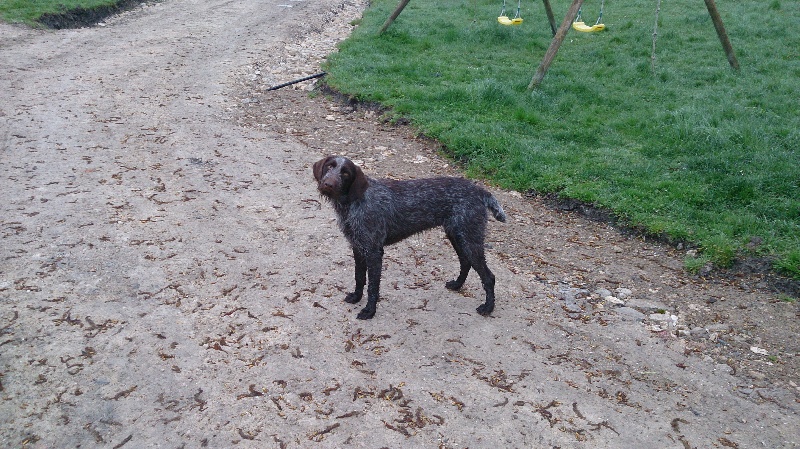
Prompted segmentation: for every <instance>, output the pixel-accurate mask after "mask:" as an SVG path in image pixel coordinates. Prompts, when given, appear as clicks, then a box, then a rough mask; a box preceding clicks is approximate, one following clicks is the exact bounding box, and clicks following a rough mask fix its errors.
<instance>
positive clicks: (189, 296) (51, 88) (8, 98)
mask: <svg viewBox="0 0 800 449" xmlns="http://www.w3.org/2000/svg"><path fill="white" fill-rule="evenodd" d="M361 7H362V5H360V4H358V3H354V2H349V1H347V0H323V1H320V2H306V1H297V0H293V1H287V2H283V1H280V0H278V1H267V2H256V1H247V0H245V1H237V2H231V1H221V0H206V1H199V0H193V1H192V0H187V1H165V2H160V3H156V4H153V5H149V6H146V7H144V8H139V9H136V10H134V11H132V12H129V13H126V14H124V15H122V16H119V17H117V18H114V19H113V20H109V21H108V22H107V23H105V24H104V25H105V26H100V27H94V28H89V29H81V30H66V31H58V32H51V31H31V30H27V29H23V28H18V27H11V26H8V25H0V92H3V94H2V95H0V124H2V128H0V143H2V147H0V149H1V150H2V153H0V168H2V171H1V172H0V173H1V174H0V190H1V191H2V192H3V196H2V199H3V201H2V205H1V206H0V207H1V209H0V249H1V250H2V251H0V254H1V255H2V260H0V301H2V302H0V304H1V305H0V446H2V447H31V448H33V447H41V448H51V447H109V448H121V447H126V448H127V447H136V448H145V447H170V448H179V447H233V446H234V445H235V446H236V447H253V448H264V447H276V448H287V447H347V446H350V447H370V448H379V447H392V448H396V447H442V448H445V447H447V448H463V447H470V448H483V447H519V448H521V447H533V448H549V447H561V448H572V447H575V448H577V447H596V448H617V447H619V448H632V447H659V448H679V449H680V448H690V447H702V448H707V447H734V448H735V447H738V448H755V447H768V448H784V447H787V448H788V447H798V445H800V430H798V429H800V419H798V415H797V413H798V408H799V404H798V400H799V398H800V390H798V384H800V379H799V378H798V375H797V372H798V365H799V363H798V356H800V347H799V346H798V343H797V338H796V336H797V334H798V331H800V328H799V327H798V324H797V321H798V320H797V313H798V306H797V305H796V304H793V303H788V302H784V301H780V300H779V299H778V298H777V297H776V296H774V295H771V294H768V293H766V292H765V290H764V289H763V288H761V287H763V286H759V285H757V284H758V280H750V279H742V280H739V281H738V282H736V283H735V284H728V283H720V282H705V281H702V280H699V279H694V278H691V277H688V276H686V275H685V273H684V272H683V271H682V270H681V258H682V254H677V253H673V252H672V251H670V250H667V249H665V248H662V247H660V246H658V245H653V244H649V243H647V242H643V241H641V240H640V239H627V238H624V237H622V236H620V235H619V233H617V232H616V231H615V230H614V229H612V228H610V227H608V226H607V225H604V224H598V223H592V222H588V221H586V220H583V219H581V218H576V217H574V216H571V215H569V214H563V213H557V212H553V211H552V210H550V209H548V208H546V207H544V206H543V205H542V204H541V203H540V202H538V201H537V200H535V199H528V198H523V197H522V196H520V195H518V194H514V193H509V192H501V191H495V192H496V194H497V196H498V198H499V199H500V200H501V202H502V203H503V206H504V208H505V209H506V211H507V212H508V213H509V215H510V217H511V219H510V220H509V223H507V224H499V223H495V222H492V223H491V224H490V243H491V246H492V248H491V249H490V250H489V261H490V266H491V267H492V269H493V270H494V271H495V274H496V276H497V279H498V287H497V294H498V301H499V302H498V306H497V309H496V310H495V313H494V315H493V317H492V318H488V319H487V318H483V317H480V316H478V315H477V314H475V313H474V308H475V307H476V306H477V304H479V303H480V302H481V289H480V286H479V283H478V281H477V279H476V278H475V276H472V277H471V278H470V279H469V280H468V283H467V286H466V287H465V289H464V291H463V292H461V293H460V294H459V293H453V292H449V291H447V290H446V289H444V288H443V284H444V282H445V281H446V280H448V279H450V277H451V276H452V275H453V274H454V273H456V272H457V268H458V267H457V265H458V264H457V260H456V259H455V255H454V254H453V252H452V250H451V249H450V247H449V246H448V244H447V242H446V240H445V239H444V238H443V236H442V235H441V233H439V232H430V233H426V234H424V235H422V236H419V237H417V238H413V239H409V240H407V241H405V242H402V243H400V244H398V245H396V246H395V247H392V248H390V249H388V250H387V253H386V269H385V274H384V283H383V291H382V293H383V294H382V300H381V302H380V304H379V309H378V315H377V316H376V318H375V319H373V320H371V321H368V322H363V321H357V320H355V319H354V318H355V314H356V313H357V311H358V308H354V307H351V306H350V305H347V304H345V303H343V302H342V301H341V299H342V298H343V296H344V294H345V292H346V291H347V289H348V288H350V287H351V285H350V283H351V278H352V273H351V270H352V267H351V262H350V257H349V256H348V254H349V250H348V249H347V247H346V245H345V242H344V240H343V238H341V236H340V235H339V233H338V230H337V229H336V226H335V222H334V220H333V212H332V211H331V210H330V208H329V207H328V206H327V205H326V204H324V203H321V202H320V199H319V196H318V195H317V194H316V192H315V190H314V186H313V183H312V182H311V174H310V165H311V164H312V163H313V162H314V161H315V160H317V159H318V158H320V157H321V156H322V155H323V154H325V153H332V152H338V153H347V154H348V155H349V156H350V157H352V158H353V159H357V160H359V161H360V162H361V163H362V165H363V166H364V168H365V170H367V171H368V172H369V173H370V174H372V175H378V176H385V175H388V176H396V177H412V176H423V175H428V174H432V173H450V174H454V173H456V172H455V171H454V169H453V167H451V166H449V165H448V164H447V162H446V161H445V160H443V159H441V158H439V157H438V156H437V154H436V151H437V148H436V146H435V145H434V144H432V143H431V142H428V141H425V140H423V139H417V138H415V137H414V136H413V135H410V134H409V132H410V131H409V130H408V129H404V128H395V127H392V126H389V125H386V124H383V123H382V122H381V121H380V120H379V117H377V116H376V113H375V112H374V111H371V110H361V109H353V108H350V107H348V106H346V105H342V104H339V103H335V102H331V101H328V100H325V99H324V98H316V99H312V98H309V96H308V95H307V93H306V92H304V91H303V90H296V89H293V88H286V89H282V90H279V91H275V92H272V93H267V92H266V87H267V86H269V85H271V84H275V83H277V82H281V81H286V80H289V79H293V78H297V77H299V76H302V75H305V74H310V73H313V72H314V71H317V70H318V69H319V67H318V61H319V59H320V58H322V57H323V56H324V55H325V54H326V53H327V52H328V51H330V50H331V49H332V48H333V45H334V44H335V42H336V41H337V40H338V39H340V38H341V37H343V36H344V35H345V34H346V33H347V31H348V30H349V25H348V23H349V22H350V20H352V19H353V18H354V17H357V15H358V12H359V10H360V8H361ZM305 86H308V84H302V85H298V86H296V87H298V88H303V87H305ZM604 289H605V290H604ZM664 312H666V313H664ZM673 316H674V318H673Z"/></svg>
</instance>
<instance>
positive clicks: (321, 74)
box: [267, 72, 327, 91]
mask: <svg viewBox="0 0 800 449" xmlns="http://www.w3.org/2000/svg"><path fill="white" fill-rule="evenodd" d="M326 74H327V73H326V72H320V73H316V74H314V75H310V76H306V77H303V78H300V79H297V80H294V81H289V82H288V83H283V84H278V85H277V86H272V87H270V88H269V89H267V90H268V91H270V90H278V89H280V88H282V87H286V86H291V85H292V84H297V83H302V82H303V81H308V80H313V79H314V78H321V77H323V76H325V75H326Z"/></svg>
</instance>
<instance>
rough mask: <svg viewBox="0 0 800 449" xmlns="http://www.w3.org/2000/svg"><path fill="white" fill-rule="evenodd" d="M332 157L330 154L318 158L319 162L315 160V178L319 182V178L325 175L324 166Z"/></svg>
mask: <svg viewBox="0 0 800 449" xmlns="http://www.w3.org/2000/svg"><path fill="white" fill-rule="evenodd" d="M331 157H332V156H328V157H326V158H323V159H320V160H318V161H317V162H314V179H316V180H317V182H319V180H320V179H322V175H323V173H322V168H323V167H324V166H325V163H326V162H328V159H330V158H331Z"/></svg>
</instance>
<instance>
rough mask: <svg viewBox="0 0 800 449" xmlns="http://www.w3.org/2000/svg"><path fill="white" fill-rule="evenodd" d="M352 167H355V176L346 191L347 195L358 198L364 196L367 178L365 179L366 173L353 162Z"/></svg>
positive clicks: (367, 182)
mask: <svg viewBox="0 0 800 449" xmlns="http://www.w3.org/2000/svg"><path fill="white" fill-rule="evenodd" d="M353 167H354V168H355V170H354V173H355V177H354V178H353V182H352V183H351V184H350V190H349V191H348V192H347V196H349V197H351V198H352V199H354V200H360V199H361V198H364V192H366V191H367V187H369V180H368V179H367V175H365V174H364V172H363V171H361V167H359V166H358V165H356V164H353Z"/></svg>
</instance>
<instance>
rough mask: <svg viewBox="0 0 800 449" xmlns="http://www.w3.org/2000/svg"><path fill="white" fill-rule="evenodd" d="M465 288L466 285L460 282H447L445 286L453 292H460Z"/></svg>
mask: <svg viewBox="0 0 800 449" xmlns="http://www.w3.org/2000/svg"><path fill="white" fill-rule="evenodd" d="M463 286H464V283H463V282H458V281H447V283H446V284H444V287H445V288H446V289H448V290H453V291H455V290H459V289H461V287H463Z"/></svg>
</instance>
